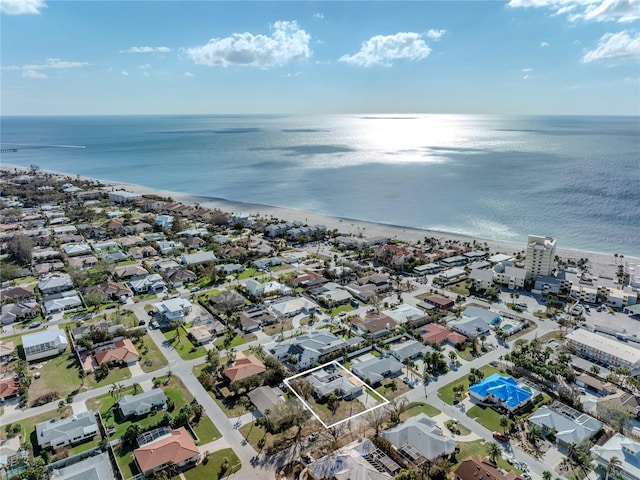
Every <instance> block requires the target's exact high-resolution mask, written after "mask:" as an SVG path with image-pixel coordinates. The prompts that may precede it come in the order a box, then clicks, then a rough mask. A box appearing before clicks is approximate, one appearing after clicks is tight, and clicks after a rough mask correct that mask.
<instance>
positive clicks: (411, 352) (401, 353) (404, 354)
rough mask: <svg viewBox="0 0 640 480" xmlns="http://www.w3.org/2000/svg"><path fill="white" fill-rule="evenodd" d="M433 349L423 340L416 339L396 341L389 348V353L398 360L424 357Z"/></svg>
mask: <svg viewBox="0 0 640 480" xmlns="http://www.w3.org/2000/svg"><path fill="white" fill-rule="evenodd" d="M430 351H433V349H432V348H431V347H427V346H425V345H424V344H423V343H422V342H419V341H417V340H414V339H409V340H405V341H404V342H401V343H394V344H392V345H391V347H390V348H389V355H392V356H393V357H395V358H396V359H397V360H398V361H400V362H404V361H405V360H415V359H422V357H424V354H425V353H427V352H430Z"/></svg>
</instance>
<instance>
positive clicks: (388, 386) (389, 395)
mask: <svg viewBox="0 0 640 480" xmlns="http://www.w3.org/2000/svg"><path fill="white" fill-rule="evenodd" d="M394 384H395V390H394V388H393V387H392V385H394ZM375 390H376V392H378V393H379V394H380V395H382V396H383V397H384V398H386V399H387V400H392V399H394V398H396V397H399V396H400V395H402V394H403V393H407V392H408V391H409V390H410V387H409V386H408V385H407V384H406V383H404V382H403V381H402V380H400V378H394V379H392V380H385V381H383V382H382V385H380V386H379V387H378V388H376V389H375Z"/></svg>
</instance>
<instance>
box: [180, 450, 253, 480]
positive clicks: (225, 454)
mask: <svg viewBox="0 0 640 480" xmlns="http://www.w3.org/2000/svg"><path fill="white" fill-rule="evenodd" d="M225 458H226V459H228V460H229V468H228V469H227V470H225V471H224V472H222V471H221V470H220V467H221V466H222V463H223V462H224V459H225ZM240 468H242V462H240V459H239V458H238V456H237V455H236V454H235V452H234V451H233V450H232V449H231V448H225V449H223V450H218V451H217V452H213V453H210V454H209V460H208V461H207V462H206V463H205V462H204V461H203V462H201V463H200V464H199V465H197V466H196V467H195V468H191V469H189V470H186V471H185V472H184V477H185V478H186V479H187V480H219V479H221V478H223V477H229V476H230V475H231V474H233V473H235V472H237V471H238V470H240Z"/></svg>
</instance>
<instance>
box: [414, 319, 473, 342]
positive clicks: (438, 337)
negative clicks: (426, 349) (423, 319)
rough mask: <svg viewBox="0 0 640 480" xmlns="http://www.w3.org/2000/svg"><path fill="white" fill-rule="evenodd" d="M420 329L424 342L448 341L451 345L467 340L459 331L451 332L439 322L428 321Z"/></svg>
mask: <svg viewBox="0 0 640 480" xmlns="http://www.w3.org/2000/svg"><path fill="white" fill-rule="evenodd" d="M421 331H422V339H423V340H424V342H425V343H431V344H433V343H436V344H438V345H442V344H443V343H447V342H448V343H449V344H451V345H457V344H459V343H464V342H465V341H466V340H467V337H465V336H464V335H462V334H461V333H458V332H453V331H451V330H449V329H448V328H447V327H445V326H444V325H440V324H439V323H428V324H427V325H425V326H424V327H422V329H421Z"/></svg>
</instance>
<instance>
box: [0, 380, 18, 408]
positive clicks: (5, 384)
mask: <svg viewBox="0 0 640 480" xmlns="http://www.w3.org/2000/svg"><path fill="white" fill-rule="evenodd" d="M18 393H20V382H19V381H18V378H17V377H10V378H3V379H2V380H0V402H4V401H5V400H6V399H7V398H12V397H17V396H18Z"/></svg>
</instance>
